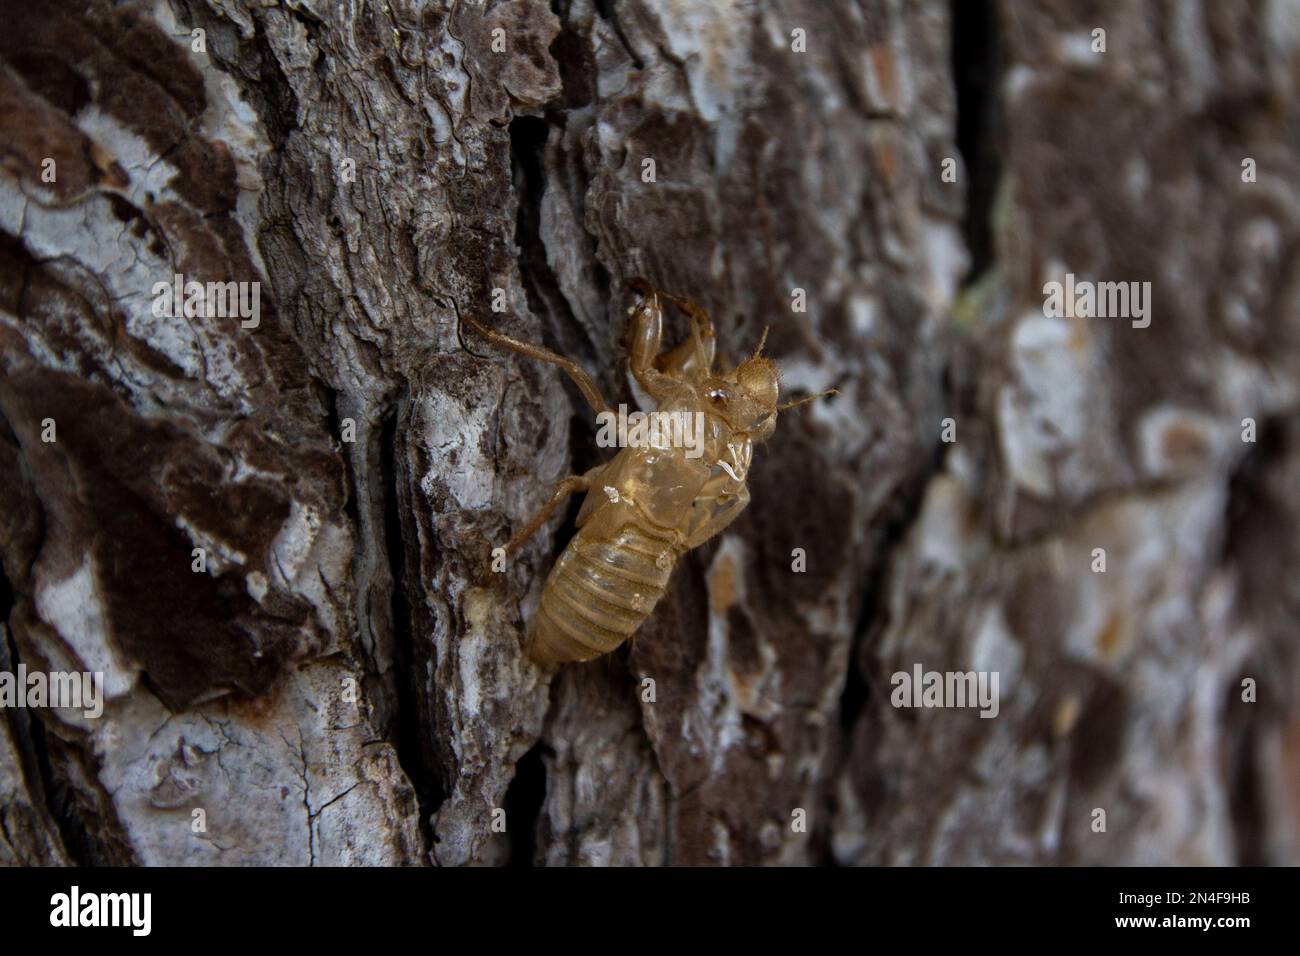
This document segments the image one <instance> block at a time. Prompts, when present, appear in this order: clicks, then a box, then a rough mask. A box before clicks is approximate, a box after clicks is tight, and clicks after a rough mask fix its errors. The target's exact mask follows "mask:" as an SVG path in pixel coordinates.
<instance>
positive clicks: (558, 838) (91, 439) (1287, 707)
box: [0, 0, 1300, 865]
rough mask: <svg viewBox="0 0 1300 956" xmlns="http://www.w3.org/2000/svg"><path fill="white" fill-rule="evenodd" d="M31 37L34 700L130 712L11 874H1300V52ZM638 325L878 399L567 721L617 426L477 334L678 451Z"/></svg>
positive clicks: (14, 134) (773, 472) (694, 12)
mask: <svg viewBox="0 0 1300 956" xmlns="http://www.w3.org/2000/svg"><path fill="white" fill-rule="evenodd" d="M0 7H2V8H3V9H0V13H2V14H3V18H4V23H5V24H6V29H5V30H4V31H3V32H2V33H0V117H3V119H0V123H3V127H4V128H3V136H0V167H2V170H3V171H2V174H0V175H2V178H0V354H2V356H3V358H2V361H3V374H0V558H2V560H3V571H4V575H3V586H2V587H0V615H3V620H5V622H6V625H7V626H6V627H5V640H3V641H0V672H6V671H7V672H12V671H15V670H16V669H17V668H18V666H19V665H20V664H21V665H23V666H25V667H26V668H27V669H28V670H31V671H44V672H56V671H90V672H102V673H103V674H104V680H105V685H104V700H105V703H104V710H103V714H102V716H99V717H86V716H84V714H82V713H81V712H79V711H76V710H72V709H53V708H48V707H46V708H33V709H21V708H6V709H5V710H4V711H3V713H0V718H3V719H0V824H3V826H0V862H4V863H20V864H43V863H87V864H88V863H134V864H199V865H207V864H215V865H231V864H248V863H258V864H278V863H299V864H307V863H311V864H362V863H366V864H389V865H395V864H421V863H427V862H432V863H434V864H440V865H461V864H471V863H489V864H499V863H505V862H525V863H528V862H535V863H543V864H549V865H565V864H650V865H657V864H751V865H752V864H772V863H786V864H809V863H830V862H834V863H840V864H883V863H890V864H892V863H909V864H910V863H927V864H935V863H964V864H971V863H980V864H983V863H1012V862H1015V863H1062V864H1075V863H1089V864H1092V863H1216V864H1218V863H1241V862H1292V863H1294V862H1297V861H1300V783H1298V782H1297V781H1298V780H1300V757H1298V756H1297V754H1300V746H1298V745H1300V713H1298V712H1297V708H1296V705H1295V700H1296V690H1297V688H1298V686H1300V674H1298V673H1297V668H1296V660H1295V653H1294V650H1293V647H1294V638H1295V633H1296V625H1295V621H1296V619H1297V615H1298V614H1300V592H1298V591H1297V589H1296V584H1295V582H1296V581H1297V580H1300V504H1298V503H1297V501H1298V496H1297V491H1298V490H1300V425H1298V424H1297V419H1296V412H1297V406H1300V194H1298V193H1297V188H1296V183H1297V182H1300V158H1298V157H1300V151H1297V149H1296V130H1297V129H1298V128H1300V99H1298V96H1300V93H1298V86H1300V28H1297V26H1296V23H1297V21H1298V20H1300V12H1298V11H1297V8H1296V6H1295V4H1294V3H1291V2H1287V0H1269V2H1263V3H1257V4H1252V3H1245V2H1241V3H1237V2H1233V3H1223V4H1218V3H1182V4H1174V5H1170V6H1163V5H1158V4H1129V3H1119V2H1103V3H1096V4H1092V5H1088V6H1086V7H1085V6H1080V5H1078V4H1074V3H1068V2H1065V0H1059V2H1055V0H1054V2H1047V3H1039V4H1035V5H1032V6H1031V5H1029V4H1018V3H1014V2H1010V0H1007V2H1005V3H1001V4H996V5H991V6H990V5H986V4H984V3H978V2H969V3H966V2H963V3H957V4H955V5H954V6H953V7H952V9H950V7H949V5H948V4H947V3H941V2H935V0H918V2H902V0H857V2H852V0H843V2H836V3H824V2H818V0H782V2H772V3H746V2H741V0H726V2H711V0H683V2H678V3H670V2H666V0H616V2H607V0H554V2H553V3H549V4H548V3H543V2H529V0H510V2H463V3H445V2H419V0H400V2H397V0H394V2H389V3H375V2H364V3H363V2H355V3H330V2H325V0H294V2H288V3H284V4H263V3H258V2H254V0H155V2H148V3H145V2H137V3H126V4H121V5H117V4H110V3H108V2H107V0H88V2H84V3H74V2H70V0H51V2H47V3H42V4H24V3H17V2H0ZM1097 29H1102V30H1104V42H1105V49H1104V50H1098V49H1096V46H1097V34H1096V33H1095V32H1094V31H1095V30H1097ZM1247 160H1250V161H1251V163H1250V168H1251V170H1252V172H1253V175H1251V176H1250V177H1247V176H1246V167H1245V165H1244V163H1245V161H1247ZM50 161H52V166H51V164H50ZM49 169H53V170H54V171H55V174H54V178H53V179H52V180H51V179H50V178H49V177H48V175H47V170H49ZM1067 273H1069V274H1073V275H1075V276H1076V277H1078V278H1079V279H1084V278H1087V279H1091V280H1099V281H1125V282H1128V281H1132V282H1138V283H1142V282H1146V283H1149V284H1150V285H1149V288H1150V294H1149V298H1148V300H1147V301H1148V304H1149V305H1150V307H1151V308H1150V315H1149V318H1150V322H1149V325H1146V326H1143V325H1141V323H1140V322H1139V321H1138V320H1136V319H1135V320H1134V321H1133V322H1130V321H1129V320H1128V319H1127V318H1082V317H1066V318H1053V317H1052V316H1051V315H1049V314H1048V312H1047V310H1045V307H1044V295H1045V289H1044V284H1045V283H1049V282H1052V281H1057V280H1062V281H1063V280H1064V279H1065V276H1066V274H1067ZM178 274H179V275H181V276H183V277H184V279H185V280H193V281H198V282H202V283H209V282H220V283H226V282H237V283H258V284H259V285H258V289H259V290H260V297H259V299H258V302H259V304H260V313H259V315H258V316H257V317H256V322H255V323H254V322H253V320H252V319H251V318H250V317H249V316H247V315H242V316H241V315H237V316H226V317H214V316H199V317H193V316H191V317H188V318H187V317H184V316H183V315H182V316H179V317H174V316H171V315H159V314H158V312H159V310H158V309H157V307H156V304H157V301H158V295H159V293H158V292H157V284H159V283H161V284H163V286H169V285H171V284H172V282H173V277H174V276H176V275H178ZM636 276H643V277H646V278H647V279H649V280H650V281H652V282H653V283H654V284H656V285H657V286H659V287H661V288H664V289H666V290H669V291H672V292H676V293H679V294H683V295H689V296H692V297H694V298H696V299H697V300H699V301H700V302H701V303H702V304H704V305H705V307H706V308H708V309H709V310H710V312H711V313H712V314H713V316H714V320H715V323H716V324H717V327H718V330H719V339H720V346H721V349H722V352H723V354H724V355H725V356H727V357H728V358H729V359H730V360H731V361H735V360H737V359H739V358H740V357H742V356H743V355H745V354H746V353H748V352H749V351H751V350H752V349H753V347H754V345H755V343H756V342H757V340H758V337H759V335H760V334H761V332H762V330H763V328H764V327H765V326H770V327H771V334H770V337H769V339H768V347H767V352H768V354H770V355H772V356H773V357H774V358H775V359H776V361H777V362H778V364H779V365H780V367H781V370H782V374H783V385H782V388H783V392H798V391H807V392H815V391H820V390H823V389H827V388H831V387H835V388H837V389H838V390H839V394H838V395H837V396H836V397H835V398H834V399H833V400H829V401H825V402H819V403H817V404H814V405H812V406H811V407H809V408H805V409H803V410H800V411H796V412H791V413H789V414H784V415H782V416H781V419H780V423H779V425H778V427H777V430H776V434H775V436H774V438H773V439H772V440H771V441H770V442H768V443H767V444H766V445H764V446H763V447H762V448H761V450H760V451H759V453H758V454H757V455H756V456H755V462H754V467H753V470H752V472H751V476H750V490H751V492H752V495H753V503H752V504H751V505H750V507H749V509H748V510H747V511H746V512H745V513H744V515H742V517H741V518H740V519H739V520H738V521H737V522H736V523H735V524H734V525H732V526H731V527H730V528H728V529H727V531H726V532H725V533H724V534H722V535H721V536H720V537H719V538H718V539H717V540H715V541H713V542H710V543H709V544H708V545H706V546H705V547H703V548H701V549H699V550H698V551H696V552H694V553H692V554H691V555H689V556H688V557H687V558H686V559H684V560H683V561H682V563H681V564H680V565H679V567H678V569H677V571H676V572H675V574H674V578H673V583H672V586H671V590H670V592H669V594H668V595H667V596H666V597H665V599H664V601H663V602H662V604H661V605H660V607H659V608H658V609H657V610H656V612H655V613H654V615H653V616H652V617H651V619H650V620H649V621H648V622H647V623H646V624H645V626H644V627H643V628H642V629H641V631H640V632H639V634H638V635H637V638H636V640H635V641H634V642H633V644H632V645H631V646H630V647H628V648H625V649H622V650H620V651H619V652H617V653H616V654H614V655H611V656H610V657H608V658H605V659H602V660H600V661H596V662H593V663H591V664H586V665H572V666H566V667H564V668H562V669H560V670H559V671H558V673H556V674H554V675H551V674H548V673H545V672H543V671H541V670H539V669H538V668H536V667H535V666H533V665H532V664H531V663H530V662H529V661H528V660H527V658H526V657H525V655H524V653H523V639H524V636H525V634H526V631H527V626H528V622H529V621H530V620H531V618H532V615H533V613H534V611H535V609H536V607H537V602H538V597H539V593H540V589H541V584H542V581H543V580H544V577H545V573H546V571H547V570H548V568H549V566H550V564H551V562H552V561H553V560H554V558H555V557H556V556H557V555H558V554H559V553H560V550H561V549H562V548H563V546H564V544H565V543H566V541H567V537H568V535H569V534H570V533H571V529H572V521H571V520H570V519H571V517H572V511H571V512H570V516H569V518H568V519H563V520H562V519H560V518H557V519H556V520H553V521H551V522H550V523H549V524H548V525H547V526H546V528H545V529H544V530H543V532H542V533H540V534H539V535H538V536H537V537H536V538H535V539H534V540H533V541H532V542H530V544H529V545H528V546H527V547H526V548H525V549H524V550H523V551H521V552H520V553H519V554H518V555H517V556H516V557H515V558H513V559H512V560H511V561H510V562H509V563H508V565H507V567H506V570H505V571H504V572H503V573H493V572H492V569H491V552H492V549H493V548H494V547H496V546H498V545H500V544H502V543H504V541H505V540H506V539H507V538H508V537H509V535H510V534H511V532H512V531H513V530H516V529H518V528H519V527H520V526H521V524H522V523H523V522H524V521H525V520H526V519H527V517H528V516H530V515H531V514H532V513H533V512H534V511H535V510H536V509H537V508H538V507H540V505H541V504H542V503H543V502H544V501H545V500H546V499H547V498H548V497H549V495H550V492H551V489H552V487H553V486H554V485H555V483H556V482H557V481H559V480H560V479H561V478H563V477H564V476H565V475H568V474H572V473H581V472H583V471H585V470H586V469H588V468H589V467H591V466H592V465H594V464H596V463H597V462H599V461H600V460H602V459H601V457H600V455H599V454H598V451H597V449H596V448H595V426H594V422H593V419H592V416H591V415H590V413H589V412H588V410H587V408H586V406H585V404H584V403H583V402H582V401H581V398H580V396H579V395H578V393H577V390H576V389H574V388H573V387H572V386H571V384H569V383H568V382H566V381H564V380H563V379H562V376H561V375H560V374H559V373H558V372H557V371H556V370H555V369H553V368H551V367H549V366H543V365H539V364H537V363H533V362H529V361H527V360H524V359H520V358H518V357H516V356H512V355H510V354H506V353H502V352H499V351H496V350H494V349H493V348H492V347H491V346H490V345H489V344H487V343H486V342H483V341H482V340H481V339H480V340H475V339H474V336H473V334H472V333H471V332H468V331H466V332H465V334H464V335H463V336H461V335H458V317H459V316H464V315H474V316H476V317H478V318H479V319H480V320H481V321H483V322H486V323H488V324H492V325H494V326H496V327H497V328H499V329H501V330H503V331H505V332H507V333H509V334H512V335H514V336H516V337H519V338H524V339H528V340H531V341H535V342H539V343H545V344H546V345H547V346H548V347H550V348H553V349H555V350H557V351H560V352H563V353H564V354H566V355H569V356H572V357H574V358H575V359H577V360H578V361H579V362H581V363H582V364H583V365H584V366H586V367H587V368H589V369H591V370H592V371H593V372H594V373H596V374H597V376H598V380H599V382H600V384H601V386H602V389H603V390H604V392H605V394H606V395H607V396H608V397H609V398H610V399H611V400H612V401H614V402H616V403H617V402H628V403H629V404H630V405H633V406H634V402H635V397H634V393H633V390H632V388H631V385H630V382H629V380H628V376H627V375H626V350H625V349H624V348H623V335H624V332H625V330H626V321H627V306H628V305H629V304H630V302H631V297H630V294H629V292H628V290H627V280H628V279H629V278H632V277H636ZM502 306H503V307H504V308H502ZM241 319H242V321H241ZM669 332H670V339H671V340H672V341H676V340H677V339H679V338H680V337H681V336H683V335H684V334H685V333H686V332H687V326H686V324H685V323H684V321H681V320H680V317H675V318H674V319H673V320H672V322H671V323H670V329H669ZM462 338H463V339H464V341H463V342H462ZM466 346H468V348H467V347H466ZM470 349H472V350H473V351H472V352H471V351H470ZM476 353H477V354H476ZM1247 419H1249V420H1250V421H1251V422H1252V423H1253V431H1250V429H1249V428H1248V426H1247V425H1246V423H1245V420H1247ZM1248 432H1250V437H1249V438H1246V437H1244V436H1246V435H1247V433H1248ZM1097 549H1101V552H1099V551H1098V550H1097ZM1099 553H1100V554H1102V559H1101V560H1102V561H1104V571H1102V570H1100V569H1099V567H1100V566H1099V564H1098V554H1099ZM798 554H802V559H803V561H805V562H806V569H802V570H801V569H800V568H799V562H798V561H797V560H796V555H798ZM915 665H921V666H922V668H923V669H924V670H936V671H955V672H965V671H972V670H973V671H980V672H989V673H991V672H996V673H997V674H998V675H999V679H1000V701H999V709H998V713H997V716H996V717H993V718H992V719H981V717H980V716H979V714H978V713H977V712H976V711H975V710H973V709H970V708H966V709H962V708H949V709H933V710H932V709H925V708H921V709H911V708H906V707H898V706H895V705H894V704H893V703H891V698H892V697H894V686H893V685H894V682H895V676H894V675H896V674H898V673H911V671H912V668H913V667H914V666H915ZM1247 679H1249V681H1252V682H1253V685H1254V687H1255V688H1256V693H1257V699H1256V698H1251V699H1249V700H1248V699H1246V698H1248V697H1250V694H1248V693H1246V691H1245V690H1244V688H1243V681H1246V680H1247ZM1098 810H1102V811H1104V818H1105V829H1104V830H1099V829H1098V827H1097V821H1098V819H1099V818H1098V815H1097V811H1098Z"/></svg>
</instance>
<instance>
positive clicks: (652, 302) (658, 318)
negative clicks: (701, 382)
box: [627, 285, 674, 401]
mask: <svg viewBox="0 0 1300 956" xmlns="http://www.w3.org/2000/svg"><path fill="white" fill-rule="evenodd" d="M633 288H635V289H636V290H637V292H638V293H640V295H641V299H640V301H638V302H637V304H636V305H634V306H633V307H632V324H631V325H630V326H629V329H628V336H629V342H630V347H629V349H628V351H629V352H630V353H631V354H630V355H629V357H628V363H627V364H628V368H629V370H630V371H631V372H632V375H633V376H634V377H635V378H636V380H637V382H639V383H640V385H641V387H642V388H644V389H645V390H646V391H647V392H648V393H649V394H650V395H651V396H652V397H653V398H654V399H655V400H656V401H658V400H661V399H663V398H664V397H665V396H667V395H668V393H669V392H670V391H671V390H672V388H673V382H674V379H673V376H671V375H666V374H665V373H663V372H661V371H659V370H658V369H657V368H655V364H654V363H655V359H656V358H657V357H658V355H659V345H660V343H661V342H662V341H663V333H664V313H663V310H662V309H661V308H660V307H659V293H657V292H655V291H654V290H652V289H649V288H648V287H645V288H641V287H638V286H636V285H634V286H633Z"/></svg>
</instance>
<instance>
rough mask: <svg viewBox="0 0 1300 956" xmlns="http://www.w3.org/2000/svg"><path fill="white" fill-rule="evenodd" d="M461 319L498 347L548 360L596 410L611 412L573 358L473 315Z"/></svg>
mask: <svg viewBox="0 0 1300 956" xmlns="http://www.w3.org/2000/svg"><path fill="white" fill-rule="evenodd" d="M462 321H463V322H465V323H466V324H467V325H469V327H470V328H472V329H473V330H474V331H475V332H477V333H478V334H479V335H481V336H483V338H485V339H487V340H488V341H489V342H491V343H492V344H493V345H496V346H498V347H499V348H503V349H509V350H510V351H511V352H518V353H519V354H520V355H526V356H528V357H529V358H533V359H537V360H538V361H539V362H548V363H549V364H551V365H554V366H556V367H558V368H559V369H560V370H561V371H562V372H564V373H565V374H566V375H568V376H569V378H571V379H572V380H573V384H574V385H576V386H578V391H580V392H582V397H583V398H585V399H586V400H587V404H588V405H590V406H591V407H592V408H593V409H594V410H595V411H596V412H598V413H599V412H609V413H610V414H611V415H612V414H613V409H611V408H610V407H609V403H608V402H607V401H605V396H603V395H601V394H600V387H599V386H598V385H597V384H596V382H595V380H594V379H593V378H592V377H591V376H590V375H588V374H587V370H586V369H584V368H583V367H582V366H581V365H579V364H578V363H577V362H575V361H573V359H568V358H565V357H564V356H563V355H559V354H557V353H555V352H552V351H551V350H550V349H546V348H542V346H540V345H533V344H532V343H531V342H521V341H520V340H519V339H512V338H511V337H510V336H508V335H502V334H501V333H500V332H496V331H493V330H492V329H489V328H487V327H486V326H484V325H482V324H481V323H480V322H479V321H478V320H477V319H475V318H474V317H473V316H469V315H467V316H464V317H463V318H462Z"/></svg>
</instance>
